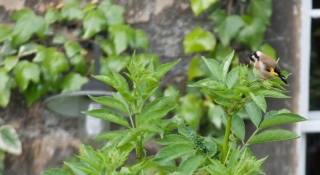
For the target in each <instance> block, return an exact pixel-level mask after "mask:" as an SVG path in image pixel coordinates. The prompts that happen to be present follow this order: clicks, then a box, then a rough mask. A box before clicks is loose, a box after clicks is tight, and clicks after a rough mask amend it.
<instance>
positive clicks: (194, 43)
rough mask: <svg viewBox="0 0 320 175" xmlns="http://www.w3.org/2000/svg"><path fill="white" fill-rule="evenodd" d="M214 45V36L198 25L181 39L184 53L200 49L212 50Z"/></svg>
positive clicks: (199, 50)
mask: <svg viewBox="0 0 320 175" xmlns="http://www.w3.org/2000/svg"><path fill="white" fill-rule="evenodd" d="M215 46H216V38H215V36H214V35H213V34H212V33H211V32H209V31H205V30H203V29H202V28H201V27H200V26H198V27H196V28H194V29H193V30H192V31H191V32H190V33H189V34H187V35H186V36H185V38H184V39H183V48H184V53H186V54H187V53H194V52H201V51H212V50H214V48H215Z"/></svg>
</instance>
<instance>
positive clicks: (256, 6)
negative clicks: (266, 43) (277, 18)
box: [247, 0, 272, 25]
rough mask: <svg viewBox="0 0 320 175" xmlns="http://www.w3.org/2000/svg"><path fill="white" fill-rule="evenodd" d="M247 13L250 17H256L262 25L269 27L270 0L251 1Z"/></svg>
mask: <svg viewBox="0 0 320 175" xmlns="http://www.w3.org/2000/svg"><path fill="white" fill-rule="evenodd" d="M247 12H248V14H249V15H250V16H254V17H257V18H259V19H260V20H261V21H262V22H263V23H265V24H268V25H270V17H271V14H272V2H271V0H251V1H250V3H249V5H248V7H247Z"/></svg>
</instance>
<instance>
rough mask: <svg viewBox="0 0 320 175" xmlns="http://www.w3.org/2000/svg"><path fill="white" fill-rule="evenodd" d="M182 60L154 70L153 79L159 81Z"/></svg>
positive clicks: (162, 65)
mask: <svg viewBox="0 0 320 175" xmlns="http://www.w3.org/2000/svg"><path fill="white" fill-rule="evenodd" d="M180 60H181V59H179V60H177V61H173V62H169V63H165V64H161V65H160V66H158V67H157V68H156V70H154V74H153V77H154V78H155V79H157V80H159V79H160V78H162V77H163V75H164V74H166V73H167V72H168V71H169V70H170V69H171V68H172V67H174V66H175V65H176V64H177V63H178V62H179V61H180Z"/></svg>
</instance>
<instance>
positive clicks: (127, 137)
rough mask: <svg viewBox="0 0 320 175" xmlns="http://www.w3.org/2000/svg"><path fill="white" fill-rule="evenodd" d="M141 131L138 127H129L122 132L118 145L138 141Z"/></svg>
mask: <svg viewBox="0 0 320 175" xmlns="http://www.w3.org/2000/svg"><path fill="white" fill-rule="evenodd" d="M140 133H141V132H140V131H138V130H136V129H127V130H125V131H124V132H123V133H122V136H121V140H120V141H119V142H118V144H117V146H118V147H120V146H123V145H125V144H127V143H129V142H131V141H136V140H137V136H138V135H139V134H140Z"/></svg>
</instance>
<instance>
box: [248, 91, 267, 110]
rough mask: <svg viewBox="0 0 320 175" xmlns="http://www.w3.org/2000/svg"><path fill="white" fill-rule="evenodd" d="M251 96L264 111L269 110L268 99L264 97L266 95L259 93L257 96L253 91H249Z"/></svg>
mask: <svg viewBox="0 0 320 175" xmlns="http://www.w3.org/2000/svg"><path fill="white" fill-rule="evenodd" d="M249 94H250V97H251V98H252V100H253V101H254V103H256V105H257V106H258V107H259V108H260V109H261V110H262V111H263V112H266V110H267V103H266V100H265V98H264V96H262V95H257V96H255V95H254V94H253V93H252V92H249Z"/></svg>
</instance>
